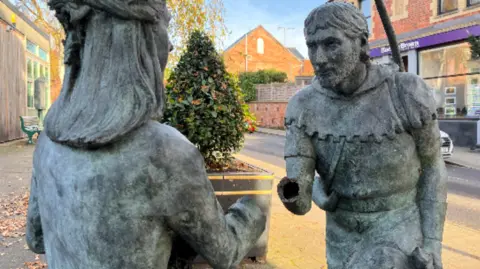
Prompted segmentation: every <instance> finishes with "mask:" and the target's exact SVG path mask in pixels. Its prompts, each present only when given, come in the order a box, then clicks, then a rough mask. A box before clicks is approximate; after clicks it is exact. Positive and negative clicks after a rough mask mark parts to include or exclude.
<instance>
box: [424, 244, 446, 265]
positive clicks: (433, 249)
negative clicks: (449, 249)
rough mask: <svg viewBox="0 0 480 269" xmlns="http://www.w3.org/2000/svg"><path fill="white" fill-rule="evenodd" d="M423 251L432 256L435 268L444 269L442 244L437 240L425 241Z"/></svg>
mask: <svg viewBox="0 0 480 269" xmlns="http://www.w3.org/2000/svg"><path fill="white" fill-rule="evenodd" d="M423 249H424V250H425V251H426V252H427V253H429V254H430V255H432V258H433V268H434V269H443V265H442V242H441V241H439V240H435V239H424V241H423Z"/></svg>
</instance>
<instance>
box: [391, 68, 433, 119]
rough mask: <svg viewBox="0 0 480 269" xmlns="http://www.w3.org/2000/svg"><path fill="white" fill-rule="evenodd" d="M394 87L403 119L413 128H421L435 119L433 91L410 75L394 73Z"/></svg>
mask: <svg viewBox="0 0 480 269" xmlns="http://www.w3.org/2000/svg"><path fill="white" fill-rule="evenodd" d="M394 78H395V85H396V89H397V92H398V97H399V99H400V102H401V106H402V107H403V110H404V113H405V117H406V118H407V119H408V122H409V125H410V126H411V127H413V128H421V127H422V126H424V125H425V124H427V123H428V122H430V121H432V120H435V119H436V102H435V97H434V93H433V89H432V88H430V87H429V86H428V85H427V84H426V83H425V81H424V80H423V79H422V78H421V77H419V76H417V75H415V74H412V73H407V72H395V75H394Z"/></svg>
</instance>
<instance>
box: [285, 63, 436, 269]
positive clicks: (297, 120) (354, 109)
mask: <svg viewBox="0 0 480 269" xmlns="http://www.w3.org/2000/svg"><path fill="white" fill-rule="evenodd" d="M435 119H436V116H435V104H434V99H433V95H432V91H431V90H430V89H429V88H428V87H427V85H426V84H425V83H424V82H423V81H422V80H421V79H420V78H419V77H418V76H416V75H413V74H408V73H399V72H397V70H396V69H395V68H394V67H391V66H378V65H372V66H370V67H369V69H368V74H367V78H366V80H365V81H364V82H363V84H362V85H361V86H360V88H359V89H358V90H357V91H356V92H355V93H354V94H352V95H351V96H344V95H339V94H336V93H335V92H333V91H330V90H327V89H324V88H322V87H321V86H320V85H319V83H318V81H317V80H314V82H313V84H312V85H311V86H309V87H307V88H305V89H303V90H301V91H299V92H298V93H297V94H296V95H295V96H294V97H292V99H291V100H290V102H289V105H288V108H287V113H286V119H285V121H286V122H285V125H286V126H287V142H286V148H285V157H292V156H305V157H311V158H314V159H315V160H316V161H315V169H316V171H317V172H318V174H319V175H320V178H321V180H323V181H324V184H325V185H326V186H329V188H328V191H329V192H333V191H334V192H336V193H337V194H338V196H339V197H340V199H339V202H338V204H337V208H336V210H335V211H334V212H327V233H326V240H327V261H328V266H329V268H330V269H343V268H349V269H350V268H373V267H369V258H368V257H370V256H376V257H384V258H385V264H388V263H391V264H399V263H400V264H401V263H405V267H402V268H409V267H408V255H410V254H411V253H412V251H413V250H414V249H415V248H416V247H417V246H421V244H422V241H423V235H422V230H421V223H420V214H419V209H418V206H417V203H416V197H417V183H418V181H419V179H420V174H421V162H420V159H419V157H418V154H417V147H416V144H415V140H414V138H413V136H412V135H411V133H410V131H411V130H413V129H415V128H422V127H423V126H425V125H426V124H428V123H429V122H430V121H432V120H435ZM305 141H309V142H310V143H305ZM439 143H440V142H439ZM338 154H339V155H338ZM439 154H440V152H439ZM336 155H338V156H337V157H335V156H336ZM335 158H337V159H336V160H335ZM331 175H334V176H333V177H332V176H331ZM400 234H401V235H402V236H403V238H405V240H401V239H400V240H399V238H402V236H399V235H400ZM358 250H362V251H358ZM379 253H380V254H379ZM396 260H397V261H396ZM376 264H378V263H376ZM372 265H373V264H372ZM386 266H387V265H386ZM386 268H387V267H386ZM388 268H398V267H388Z"/></svg>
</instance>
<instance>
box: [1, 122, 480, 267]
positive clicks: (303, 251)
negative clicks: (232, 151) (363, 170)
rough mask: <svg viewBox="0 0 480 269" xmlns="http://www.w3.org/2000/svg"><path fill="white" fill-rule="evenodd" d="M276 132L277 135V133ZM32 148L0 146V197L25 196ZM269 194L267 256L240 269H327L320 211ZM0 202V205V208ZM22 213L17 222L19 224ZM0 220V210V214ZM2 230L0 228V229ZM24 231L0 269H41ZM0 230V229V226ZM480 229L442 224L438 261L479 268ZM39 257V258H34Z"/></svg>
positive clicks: (452, 198) (10, 241) (457, 201)
mask: <svg viewBox="0 0 480 269" xmlns="http://www.w3.org/2000/svg"><path fill="white" fill-rule="evenodd" d="M280 133H281V131H280V132H279V133H278V134H280ZM33 150H34V147H33V146H27V145H25V141H17V142H14V143H10V144H7V145H5V144H0V199H3V198H8V197H19V199H18V200H17V201H19V202H21V199H22V197H23V198H24V197H25V193H28V187H29V184H30V174H31V169H32V168H31V161H32V154H33ZM236 157H237V158H239V159H241V160H243V161H246V162H248V163H251V164H253V165H257V166H260V167H262V168H264V169H267V170H269V171H271V172H273V173H275V175H276V182H275V186H276V184H277V183H278V180H279V178H280V177H282V176H283V175H284V174H285V168H284V167H280V166H275V165H273V164H270V163H266V162H262V161H259V160H257V159H255V158H252V157H249V156H246V155H243V154H238V155H236ZM275 189H276V188H275V187H274V190H273V192H274V194H273V196H272V213H271V214H272V215H271V224H270V240H269V246H268V247H269V252H268V256H267V264H264V265H258V264H257V265H244V266H243V267H242V268H245V269H267V268H268V269H269V268H281V269H298V268H301V269H318V268H324V269H326V259H325V213H324V212H323V211H321V210H320V209H318V208H317V207H313V208H312V210H311V212H309V213H308V214H307V215H305V216H295V215H293V214H291V213H289V212H288V211H287V210H286V209H285V208H284V207H283V205H282V203H281V202H280V200H279V199H278V195H275ZM1 202H2V201H1V200H0V206H1V205H2V204H1ZM449 204H452V205H460V206H465V205H466V204H468V205H469V207H474V208H480V202H479V201H478V200H474V199H465V198H464V197H458V196H456V195H449ZM23 214H24V213H22V214H20V215H19V216H17V219H22V220H24V218H25V217H24V215H23ZM0 216H1V212H0ZM1 221H2V219H0V224H1ZM0 226H2V225H0ZM22 229H23V232H24V227H23V228H22V227H21V229H20V236H19V237H13V238H2V236H1V233H0V268H1V269H17V268H18V269H23V268H25V269H26V268H42V267H33V266H31V267H27V266H28V265H29V264H25V262H30V264H34V263H35V262H39V261H38V260H36V259H37V258H38V257H36V256H35V255H34V254H33V253H32V252H30V251H29V250H27V249H26V245H25V241H24V236H23V235H21V232H22ZM0 230H1V227H0ZM478 246H480V231H478V230H474V229H470V228H467V227H464V226H461V225H458V224H456V223H453V222H450V221H447V223H446V227H445V241H444V249H443V259H444V268H445V269H478V268H480V248H479V247H478ZM39 258H40V259H42V258H43V255H42V256H40V257H39Z"/></svg>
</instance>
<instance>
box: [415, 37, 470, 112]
mask: <svg viewBox="0 0 480 269" xmlns="http://www.w3.org/2000/svg"><path fill="white" fill-rule="evenodd" d="M469 59H470V48H469V44H468V43H466V42H465V43H461V44H458V45H453V46H448V47H441V48H435V49H430V50H425V51H422V52H420V54H419V61H420V66H419V67H420V70H419V71H420V76H421V77H422V78H423V79H425V82H426V83H427V84H428V85H429V86H430V87H431V88H432V89H433V90H434V96H435V101H436V106H437V112H438V114H439V117H440V118H443V117H464V116H465V115H469V114H472V115H473V114H474V113H476V112H475V111H476V110H478V109H480V87H479V86H480V85H478V81H475V79H476V78H480V73H476V72H472V71H473V70H472V69H471V68H469V67H468V64H467V63H468V61H469Z"/></svg>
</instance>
